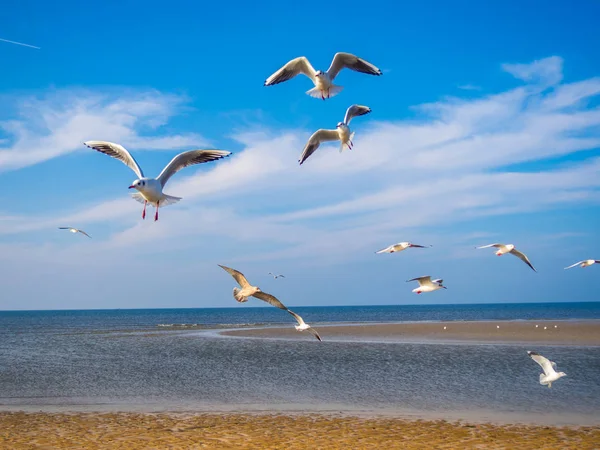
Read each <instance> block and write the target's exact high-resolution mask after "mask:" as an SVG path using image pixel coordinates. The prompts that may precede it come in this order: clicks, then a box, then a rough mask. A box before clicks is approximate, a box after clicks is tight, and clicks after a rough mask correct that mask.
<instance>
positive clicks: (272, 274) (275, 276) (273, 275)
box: [269, 272, 285, 280]
mask: <svg viewBox="0 0 600 450" xmlns="http://www.w3.org/2000/svg"><path fill="white" fill-rule="evenodd" d="M269 275H271V276H272V277H273V278H274V279H275V280H276V279H277V278H285V277H284V276H283V275H275V274H274V273H271V272H269Z"/></svg>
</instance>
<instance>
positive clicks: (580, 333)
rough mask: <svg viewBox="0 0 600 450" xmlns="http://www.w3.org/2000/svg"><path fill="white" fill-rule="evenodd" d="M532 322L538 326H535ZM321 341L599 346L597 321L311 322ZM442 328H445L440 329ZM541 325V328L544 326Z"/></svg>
mask: <svg viewBox="0 0 600 450" xmlns="http://www.w3.org/2000/svg"><path fill="white" fill-rule="evenodd" d="M536 325H538V327H537V328H536ZM314 327H315V329H317V330H318V332H319V334H320V335H321V337H322V338H323V340H324V341H326V340H327V339H332V340H375V341H394V342H472V343H477V342H486V343H532V344H547V345H593V346H597V345H600V320H586V321H584V320H581V321H561V320H556V321H552V320H537V321H533V320H531V321H530V320H528V321H489V322H483V321H478V322H458V321H454V322H426V323H423V322H419V323H390V324H385V323H383V324H357V325H353V324H349V325H325V326H319V325H314ZM444 327H445V329H444ZM544 328H545V329H544ZM221 334H223V335H229V336H244V337H255V338H286V339H288V338H291V339H301V338H305V339H311V338H312V336H309V335H306V333H303V336H300V333H299V332H298V331H296V330H295V329H294V328H293V327H292V326H291V325H290V326H289V327H286V328H284V327H277V328H275V327H273V328H260V329H245V330H228V331H224V332H222V333H221Z"/></svg>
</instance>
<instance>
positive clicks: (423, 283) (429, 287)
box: [406, 275, 448, 294]
mask: <svg viewBox="0 0 600 450" xmlns="http://www.w3.org/2000/svg"><path fill="white" fill-rule="evenodd" d="M410 281H418V282H419V287H418V288H414V289H413V290H412V292H415V293H417V294H420V293H422V292H433V291H437V290H438V289H448V288H447V287H446V286H442V282H443V281H444V280H442V279H441V278H437V279H435V280H432V279H431V276H429V275H427V276H425V277H417V278H413V279H411V280H407V281H406V282H407V283H408V282H410Z"/></svg>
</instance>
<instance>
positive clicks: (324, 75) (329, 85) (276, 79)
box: [265, 52, 381, 100]
mask: <svg viewBox="0 0 600 450" xmlns="http://www.w3.org/2000/svg"><path fill="white" fill-rule="evenodd" d="M343 68H348V69H351V70H354V71H356V72H362V73H367V74H369V75H381V70H379V69H378V68H377V67H375V66H374V65H373V64H371V63H370V62H367V61H365V60H364V59H362V58H359V57H357V56H354V55H352V54H350V53H343V52H339V53H336V54H335V55H334V57H333V61H331V65H330V66H329V69H327V72H323V71H321V70H315V69H314V68H313V66H312V65H311V64H310V62H309V61H308V59H306V57H304V56H300V57H298V58H294V59H292V60H291V61H289V62H288V63H286V64H285V65H284V66H283V67H282V68H281V69H279V70H278V71H277V72H275V73H274V74H273V75H271V76H270V77H269V78H267V80H266V81H265V86H271V85H273V84H278V83H282V82H284V81H287V80H290V79H292V78H294V77H295V76H296V75H298V74H300V73H301V74H304V75H306V76H307V77H308V78H310V80H311V81H312V82H313V83H314V85H315V87H314V88H312V89H310V90H308V91H306V93H307V94H308V95H310V96H311V97H314V98H319V97H320V98H322V99H323V100H325V93H327V98H330V97H333V96H334V95H337V94H339V93H340V92H341V90H342V89H343V87H342V86H337V85H335V84H333V80H334V79H335V77H336V76H337V75H338V74H339V73H340V71H341V70H342V69H343Z"/></svg>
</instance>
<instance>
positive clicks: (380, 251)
mask: <svg viewBox="0 0 600 450" xmlns="http://www.w3.org/2000/svg"><path fill="white" fill-rule="evenodd" d="M395 246H396V244H394V245H390V246H389V247H386V248H384V249H382V250H379V251H378V252H375V253H389V252H390V251H391V250H392V249H393V248H394V247H395Z"/></svg>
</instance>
